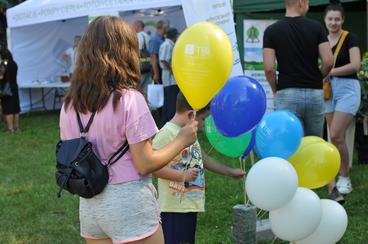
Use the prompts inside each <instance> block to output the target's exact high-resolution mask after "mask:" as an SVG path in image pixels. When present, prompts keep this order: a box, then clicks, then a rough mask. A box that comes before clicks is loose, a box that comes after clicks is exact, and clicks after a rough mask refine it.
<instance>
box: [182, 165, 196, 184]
mask: <svg viewBox="0 0 368 244" xmlns="http://www.w3.org/2000/svg"><path fill="white" fill-rule="evenodd" d="M198 175H199V169H197V168H190V169H188V170H186V171H184V182H191V181H195V179H197V177H198Z"/></svg>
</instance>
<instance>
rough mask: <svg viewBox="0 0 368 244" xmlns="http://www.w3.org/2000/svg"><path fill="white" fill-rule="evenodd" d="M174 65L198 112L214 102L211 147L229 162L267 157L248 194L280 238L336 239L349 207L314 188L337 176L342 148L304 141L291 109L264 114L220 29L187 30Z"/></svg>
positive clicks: (307, 242) (208, 125)
mask: <svg viewBox="0 0 368 244" xmlns="http://www.w3.org/2000/svg"><path fill="white" fill-rule="evenodd" d="M172 67H173V73H174V76H175V80H176V82H177V84H178V86H179V88H180V90H181V91H182V93H183V94H184V96H185V97H186V98H187V100H188V102H189V104H190V105H191V106H192V107H193V108H194V109H196V110H199V109H201V108H204V107H205V106H206V105H207V104H208V103H209V102H211V116H210V117H208V118H207V119H206V120H205V131H206V136H207V138H208V140H209V142H210V144H211V145H212V146H213V147H214V148H215V149H216V150H217V151H219V152H220V153H222V154H224V155H226V156H228V157H240V156H241V157H245V156H247V155H248V154H249V152H250V151H251V150H252V149H253V147H254V149H255V151H256V153H257V155H258V156H259V157H260V158H261V160H260V161H258V162H257V163H256V164H255V165H254V166H253V167H252V168H251V169H250V171H249V173H248V175H247V179H246V182H245V183H246V192H247V194H248V196H249V199H250V201H251V202H252V203H253V204H255V205H256V206H257V207H258V208H260V209H263V210H267V211H270V214H269V217H270V222H271V227H272V231H273V232H274V234H275V235H276V236H277V237H279V238H281V239H284V240H288V241H296V242H297V243H299V244H312V243H313V244H314V243H335V242H337V241H338V240H339V239H340V238H341V237H342V236H343V234H344V232H345V230H346V227H347V222H348V220H347V214H346V212H345V210H344V208H343V207H342V206H341V205H339V204H338V203H336V202H334V201H331V200H320V199H319V197H318V196H317V195H316V194H315V193H314V192H313V191H312V190H310V189H314V188H319V187H322V186H324V185H326V184H327V183H328V182H330V181H331V180H332V179H333V178H334V177H335V176H336V174H337V172H338V170H339V168H340V155H339V152H338V150H337V149H336V148H335V147H334V146H333V145H332V144H330V143H328V142H326V141H324V140H323V139H321V138H318V137H304V138H303V128H302V125H301V123H300V121H299V119H298V118H297V117H296V116H295V115H294V114H293V113H291V112H288V111H274V112H270V113H268V114H266V115H265V111H266V94H265V92H264V90H263V88H262V86H261V85H260V83H259V82H258V81H257V80H255V79H253V78H251V77H247V76H236V77H231V78H229V75H230V73H231V70H232V67H233V48H232V45H231V43H230V40H229V38H228V37H227V35H226V33H225V32H224V31H223V30H222V29H221V28H219V27H218V26H216V25H214V24H211V23H209V22H201V23H198V24H195V25H193V26H191V27H189V28H188V29H186V30H185V31H184V32H183V33H182V34H181V36H180V37H179V39H178V40H177V42H176V44H175V47H174V51H173V59H172ZM211 100H212V101H211ZM287 160H288V161H287Z"/></svg>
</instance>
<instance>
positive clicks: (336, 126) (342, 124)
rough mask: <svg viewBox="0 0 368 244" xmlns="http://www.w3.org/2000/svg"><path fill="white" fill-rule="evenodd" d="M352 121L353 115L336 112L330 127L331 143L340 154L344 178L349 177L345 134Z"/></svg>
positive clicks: (341, 173) (341, 172) (341, 170)
mask: <svg viewBox="0 0 368 244" xmlns="http://www.w3.org/2000/svg"><path fill="white" fill-rule="evenodd" d="M352 120H353V115H351V114H347V113H342V112H335V113H334V116H333V119H332V123H331V127H330V136H331V142H332V143H333V144H334V145H335V146H336V147H337V149H338V150H339V152H340V157H341V167H340V175H341V176H344V177H348V176H349V151H348V147H347V146H346V141H345V133H346V130H347V129H348V127H349V125H350V123H351V121H352Z"/></svg>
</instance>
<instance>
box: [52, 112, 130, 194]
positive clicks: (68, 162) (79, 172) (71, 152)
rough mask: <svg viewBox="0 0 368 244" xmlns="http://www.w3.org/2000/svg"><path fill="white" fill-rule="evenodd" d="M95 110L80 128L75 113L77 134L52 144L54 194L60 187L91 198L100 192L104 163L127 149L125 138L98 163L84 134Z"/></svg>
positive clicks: (104, 177)
mask: <svg viewBox="0 0 368 244" xmlns="http://www.w3.org/2000/svg"><path fill="white" fill-rule="evenodd" d="M95 114H96V112H93V113H92V115H91V117H90V118H89V120H88V123H87V126H86V127H85V128H83V124H82V121H81V119H80V116H79V113H78V112H77V120H78V125H79V129H80V133H81V137H79V138H75V139H71V140H65V141H59V143H58V144H57V145H56V173H55V176H56V184H57V185H58V186H59V191H58V193H57V196H58V197H60V196H61V191H62V190H63V189H65V190H67V191H68V192H70V193H71V194H77V195H79V196H81V197H83V198H92V197H93V196H95V195H97V194H99V193H101V192H102V191H103V189H104V188H105V186H106V185H107V183H108V181H109V173H108V167H109V166H110V165H112V164H114V163H115V162H116V161H118V160H119V159H120V158H121V157H122V156H123V155H124V154H125V153H126V152H127V151H128V149H129V145H128V142H127V141H126V142H125V143H123V145H122V146H121V147H120V148H119V149H118V150H117V152H115V153H114V154H113V155H112V156H111V158H110V159H109V161H108V163H107V164H106V165H104V164H102V163H101V161H100V159H99V158H98V157H97V156H96V154H95V153H94V152H93V149H92V143H90V142H89V141H87V140H86V137H85V136H86V134H87V133H88V130H89V128H90V126H91V124H92V121H93V118H94V116H95Z"/></svg>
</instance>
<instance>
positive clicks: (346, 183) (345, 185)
mask: <svg viewBox="0 0 368 244" xmlns="http://www.w3.org/2000/svg"><path fill="white" fill-rule="evenodd" d="M336 187H337V190H338V191H339V192H340V193H341V194H349V193H350V192H351V191H352V190H353V186H352V184H351V180H350V178H349V177H343V176H339V180H338V181H337V183H336Z"/></svg>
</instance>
